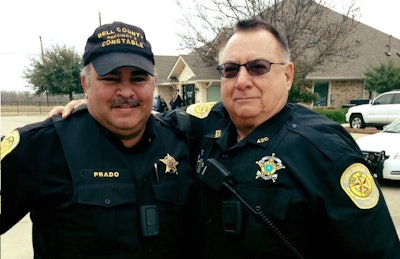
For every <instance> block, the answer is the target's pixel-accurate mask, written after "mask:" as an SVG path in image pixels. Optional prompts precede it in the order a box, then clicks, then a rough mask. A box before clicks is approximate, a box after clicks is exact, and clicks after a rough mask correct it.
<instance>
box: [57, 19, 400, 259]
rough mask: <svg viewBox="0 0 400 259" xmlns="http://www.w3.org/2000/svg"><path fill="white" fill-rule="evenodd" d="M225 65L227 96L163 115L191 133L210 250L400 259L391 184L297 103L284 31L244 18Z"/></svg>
mask: <svg viewBox="0 0 400 259" xmlns="http://www.w3.org/2000/svg"><path fill="white" fill-rule="evenodd" d="M219 64H220V65H219V66H218V68H217V69H218V71H219V73H220V75H221V97H222V102H218V103H198V104H194V105H190V106H188V107H185V108H184V111H183V109H182V110H180V109H177V110H174V111H172V112H168V113H164V114H159V116H160V117H161V118H162V119H163V120H164V121H165V122H166V123H169V125H171V126H174V127H176V130H177V131H182V132H184V133H185V134H187V135H188V136H189V140H190V144H191V147H190V150H191V153H192V156H193V157H192V159H193V160H196V164H195V165H193V166H194V167H195V168H196V172H197V173H198V178H199V179H200V181H201V184H200V186H199V187H200V188H199V190H198V194H199V200H198V202H197V203H198V204H199V208H198V211H199V212H201V215H200V216H201V221H202V223H201V224H202V227H201V228H202V229H203V231H204V232H203V235H204V241H205V242H204V248H203V251H204V254H203V255H202V256H203V258H231V259H235V258H240V259H241V258H324V257H326V254H329V257H332V258H374V259H375V258H380V259H381V258H387V259H389V258H390V259H393V258H396V259H397V258H400V242H399V237H398V235H397V233H396V229H395V227H394V224H393V221H392V219H391V216H390V213H389V210H388V207H387V205H386V202H385V199H384V197H383V194H382V191H381V189H380V187H379V185H378V184H377V182H376V180H375V179H374V178H373V176H372V175H371V172H370V170H371V168H370V165H369V164H368V163H367V162H366V160H365V159H364V157H363V155H362V153H361V151H360V149H359V147H358V146H357V144H356V143H355V141H354V139H353V138H352V137H351V135H350V134H349V133H348V132H347V131H346V130H345V129H344V128H343V127H342V126H341V125H340V124H338V123H336V122H333V121H331V120H329V119H328V118H326V117H325V116H322V115H320V114H317V113H316V112H314V111H312V110H310V109H308V108H306V107H304V106H302V105H298V104H293V103H288V94H289V91H290V89H291V87H292V83H293V78H294V64H293V63H292V62H291V61H290V51H289V47H288V44H287V42H286V40H285V39H284V38H283V37H282V35H281V34H280V33H279V32H278V31H277V30H276V29H275V28H273V27H272V26H271V25H269V24H267V23H265V22H264V21H261V20H258V19H249V20H242V21H239V22H238V23H237V24H236V26H235V28H234V32H233V35H232V36H231V37H230V38H229V40H228V41H227V43H226V45H225V46H224V48H223V49H222V51H221V52H220V56H219ZM74 105H75V103H74V102H73V103H71V104H69V105H67V107H65V109H64V114H63V116H64V117H66V116H67V115H68V114H69V113H70V112H71V110H72V109H73V107H74ZM52 112H53V113H57V112H61V111H60V110H59V109H58V111H56V110H54V111H52Z"/></svg>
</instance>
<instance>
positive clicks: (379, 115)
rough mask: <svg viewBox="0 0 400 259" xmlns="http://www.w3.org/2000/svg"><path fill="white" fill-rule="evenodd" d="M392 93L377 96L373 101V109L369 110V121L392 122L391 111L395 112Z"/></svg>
mask: <svg viewBox="0 0 400 259" xmlns="http://www.w3.org/2000/svg"><path fill="white" fill-rule="evenodd" d="M392 97H393V95H392V94H382V95H380V96H378V97H377V98H375V99H374V100H373V102H372V105H371V109H370V111H369V112H368V113H369V114H368V117H369V119H368V121H371V122H374V123H390V122H391V120H390V119H389V118H390V115H389V114H390V113H391V112H393V111H392V108H391V106H392V105H393V104H392Z"/></svg>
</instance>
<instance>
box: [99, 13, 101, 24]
mask: <svg viewBox="0 0 400 259" xmlns="http://www.w3.org/2000/svg"><path fill="white" fill-rule="evenodd" d="M99 24H100V26H101V13H100V11H99Z"/></svg>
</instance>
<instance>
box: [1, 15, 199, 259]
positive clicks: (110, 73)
mask: <svg viewBox="0 0 400 259" xmlns="http://www.w3.org/2000/svg"><path fill="white" fill-rule="evenodd" d="M83 61H84V68H83V69H82V73H81V82H82V87H83V89H84V93H85V97H86V100H87V108H82V109H78V110H77V111H76V112H75V113H74V114H72V115H71V116H70V117H69V118H68V119H66V120H62V119H61V118H60V117H59V116H55V117H52V118H49V119H47V120H45V121H43V122H40V123H36V124H32V125H27V126H25V127H22V128H19V129H16V130H15V131H13V132H12V133H10V134H9V135H8V136H7V137H6V138H5V139H4V140H3V141H2V142H1V167H2V168H1V169H2V172H1V187H2V189H1V196H2V197H1V198H2V204H1V215H0V222H1V223H0V224H1V225H0V230H1V233H2V234H3V233H5V232H6V231H7V230H9V229H10V228H11V227H12V226H14V225H15V224H16V223H17V222H18V221H20V220H21V219H22V218H23V217H24V216H25V215H26V214H27V213H30V217H31V219H32V223H33V248H34V257H35V258H118V259H121V258H189V256H190V257H193V256H196V255H193V245H195V244H196V243H197V242H196V236H197V235H196V234H195V233H194V230H193V224H192V223H191V222H190V220H191V219H192V217H191V216H190V212H191V211H192V210H191V209H190V207H189V206H190V205H191V203H190V202H189V201H190V194H191V190H192V187H193V174H192V170H191V165H190V161H189V149H188V146H187V144H186V143H185V142H184V140H183V139H182V138H180V137H179V136H177V135H175V134H174V132H173V131H172V130H171V129H170V128H168V127H167V126H166V125H165V123H162V122H161V121H160V120H159V119H157V118H156V117H154V116H153V115H152V114H151V110H152V100H153V93H154V89H155V86H156V81H157V79H156V74H155V67H154V56H153V52H152V50H151V45H150V43H149V42H148V41H147V39H146V36H145V33H144V32H143V30H142V29H141V28H139V27H137V26H134V25H129V24H125V23H122V22H114V23H112V24H105V25H102V26H100V27H98V28H96V29H95V31H94V33H93V35H91V36H90V37H89V38H88V40H87V44H86V47H85V52H84V55H83ZM77 147H78V148H77ZM27 235H28V233H27ZM2 249H4V250H5V249H7V247H2Z"/></svg>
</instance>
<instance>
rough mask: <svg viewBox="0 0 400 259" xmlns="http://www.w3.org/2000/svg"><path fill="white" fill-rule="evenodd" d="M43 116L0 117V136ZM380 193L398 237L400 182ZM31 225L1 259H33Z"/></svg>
mask: <svg viewBox="0 0 400 259" xmlns="http://www.w3.org/2000/svg"><path fill="white" fill-rule="evenodd" d="M43 119H44V116H9V117H1V125H0V126H1V135H5V134H7V133H9V132H11V131H12V130H13V129H15V128H16V127H21V126H23V125H25V124H28V123H33V122H38V121H41V120H43ZM351 134H352V136H353V137H354V138H355V139H357V138H361V137H363V136H365V134H362V133H351ZM382 191H383V193H384V196H385V199H386V202H387V204H388V206H389V210H390V213H391V215H392V218H393V221H394V223H395V225H396V229H397V233H398V234H399V235H400V206H398V199H399V197H400V182H383V183H382ZM31 229H32V224H31V221H30V218H29V215H27V216H25V217H24V218H23V219H22V220H21V221H20V222H19V223H18V224H16V225H15V226H14V227H13V228H11V229H10V230H9V231H8V232H7V233H5V234H4V235H2V236H1V254H0V258H1V259H25V258H33V252H32V239H31Z"/></svg>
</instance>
